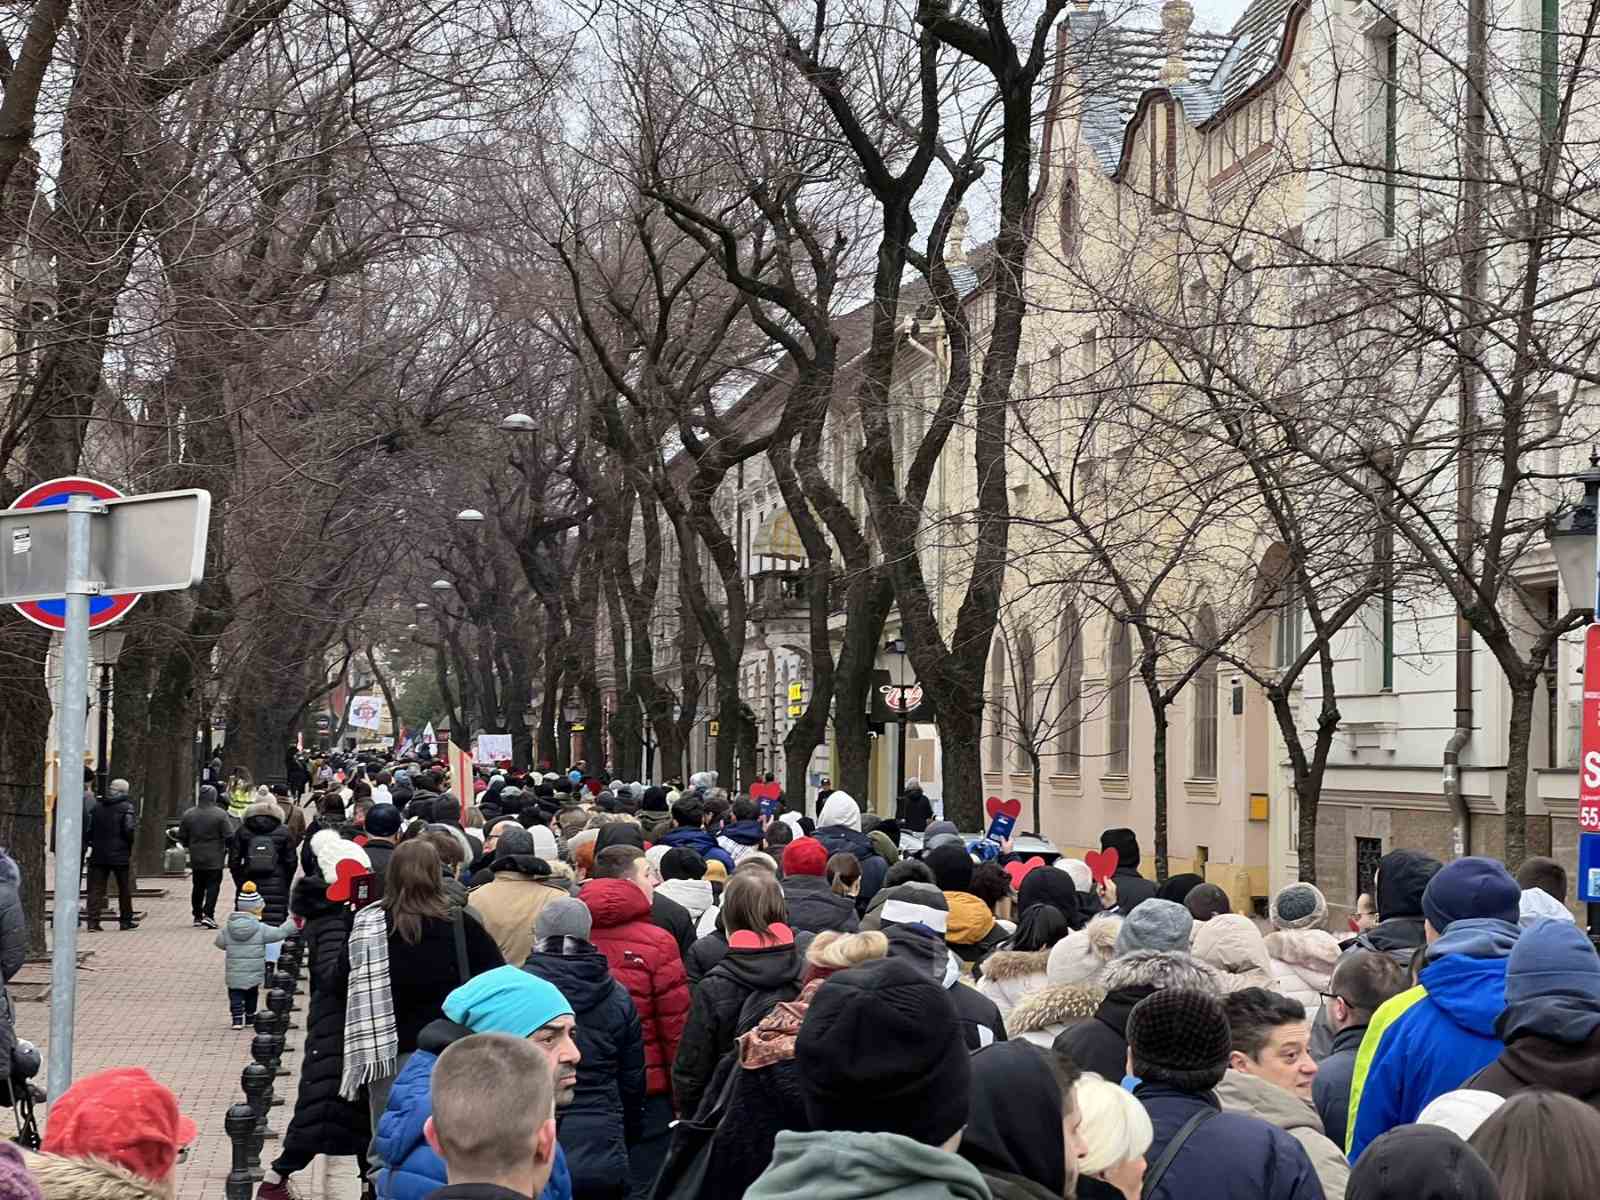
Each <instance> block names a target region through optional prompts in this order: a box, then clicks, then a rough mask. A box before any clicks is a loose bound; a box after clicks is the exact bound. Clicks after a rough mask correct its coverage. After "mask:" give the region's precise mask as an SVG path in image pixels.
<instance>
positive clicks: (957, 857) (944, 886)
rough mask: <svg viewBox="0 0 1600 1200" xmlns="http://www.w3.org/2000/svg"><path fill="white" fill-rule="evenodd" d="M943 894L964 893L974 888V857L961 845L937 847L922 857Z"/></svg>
mask: <svg viewBox="0 0 1600 1200" xmlns="http://www.w3.org/2000/svg"><path fill="white" fill-rule="evenodd" d="M922 861H923V862H925V863H927V864H928V870H930V871H932V872H933V881H934V882H935V883H937V884H938V885H939V890H940V891H941V892H964V891H967V890H968V889H969V888H971V887H972V856H971V855H969V854H968V853H967V848H966V847H965V846H961V845H950V846H937V847H935V848H934V849H932V850H930V851H928V853H926V854H925V855H923V856H922Z"/></svg>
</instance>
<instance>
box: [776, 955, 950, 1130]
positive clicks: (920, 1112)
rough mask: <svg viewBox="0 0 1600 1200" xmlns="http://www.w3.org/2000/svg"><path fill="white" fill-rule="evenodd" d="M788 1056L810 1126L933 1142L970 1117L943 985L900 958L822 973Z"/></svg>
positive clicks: (820, 1128)
mask: <svg viewBox="0 0 1600 1200" xmlns="http://www.w3.org/2000/svg"><path fill="white" fill-rule="evenodd" d="M794 1055H795V1063H796V1065H797V1066H798V1067H799V1072H800V1093H801V1096H802V1097H803V1099H804V1102H805V1110H806V1118H807V1122H808V1124H809V1125H810V1127H811V1128H812V1129H815V1130H841V1131H849V1132H858V1133H897V1134H900V1135H902V1136H904V1137H909V1138H911V1139H913V1140H915V1141H918V1142H921V1143H923V1144H924V1145H928V1146H938V1145H940V1144H942V1143H943V1142H945V1141H946V1140H948V1139H949V1138H950V1136H951V1135H952V1134H954V1133H955V1132H956V1131H957V1130H959V1129H960V1128H961V1127H962V1126H963V1125H965V1124H966V1123H967V1111H968V1102H969V1098H970V1096H971V1089H972V1066H971V1063H970V1061H969V1060H968V1057H967V1045H966V1039H965V1037H964V1036H963V1035H962V1032H961V1023H960V1021H959V1020H958V1019H957V1017H956V1010H955V1006H954V1005H953V1004H952V1003H951V1000H950V997H949V996H948V995H947V994H946V992H945V989H944V988H942V987H940V986H939V984H937V983H936V982H934V981H933V980H932V979H930V978H928V976H927V975H925V974H924V973H923V972H921V971H919V970H917V969H916V968H915V967H914V966H912V965H911V964H910V963H908V962H906V961H904V960H902V959H894V958H886V959H878V960H877V961H874V962H869V963H864V964H862V965H861V966H859V967H851V968H849V969H848V970H844V971H839V972H837V973H835V974H834V975H831V976H829V978H828V980H827V981H826V982H825V983H824V984H823V985H822V986H821V987H820V988H819V989H818V990H817V994H816V996H815V998H813V999H812V1001H811V1007H810V1008H808V1009H807V1010H806V1015H805V1020H804V1021H803V1022H802V1023H801V1025H800V1034H799V1037H798V1038H796V1040H795V1047H794Z"/></svg>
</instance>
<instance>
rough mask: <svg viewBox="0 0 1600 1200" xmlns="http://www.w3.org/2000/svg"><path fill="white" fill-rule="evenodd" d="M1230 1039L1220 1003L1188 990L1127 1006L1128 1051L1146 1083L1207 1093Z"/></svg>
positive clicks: (1223, 1067)
mask: <svg viewBox="0 0 1600 1200" xmlns="http://www.w3.org/2000/svg"><path fill="white" fill-rule="evenodd" d="M1232 1048H1233V1034H1232V1031H1231V1030H1230V1029H1229V1028H1228V1014H1227V1011H1226V1010H1225V1009H1224V1008H1223V1007H1222V1001H1221V1000H1219V999H1217V998H1216V997H1215V996H1213V995H1210V994H1209V993H1207V992H1200V991H1195V990H1194V989H1192V988H1162V989H1161V990H1160V991H1159V992H1155V993H1154V994H1152V995H1149V996H1146V997H1145V998H1144V999H1143V1000H1141V1001H1139V1003H1137V1004H1135V1005H1134V1006H1133V1012H1132V1013H1130V1014H1129V1015H1128V1049H1129V1050H1130V1051H1132V1053H1133V1073H1134V1074H1135V1075H1137V1076H1138V1077H1139V1078H1140V1079H1142V1080H1144V1081H1145V1082H1146V1083H1164V1084H1166V1085H1167V1086H1169V1087H1175V1088H1177V1089H1178V1090H1180V1091H1184V1092H1209V1091H1210V1090H1211V1089H1212V1088H1214V1087H1216V1086H1217V1084H1219V1083H1221V1082H1222V1076H1223V1075H1224V1074H1225V1073H1226V1072H1227V1070H1228V1054H1229V1051H1230V1050H1231V1049H1232Z"/></svg>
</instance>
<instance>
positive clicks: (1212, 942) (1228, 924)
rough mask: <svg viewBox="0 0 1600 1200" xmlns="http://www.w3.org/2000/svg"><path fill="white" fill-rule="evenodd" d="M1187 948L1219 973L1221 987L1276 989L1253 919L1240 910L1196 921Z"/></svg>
mask: <svg viewBox="0 0 1600 1200" xmlns="http://www.w3.org/2000/svg"><path fill="white" fill-rule="evenodd" d="M1190 950H1191V951H1192V952H1193V954H1194V956H1195V957H1196V958H1198V959H1199V960H1200V961H1201V962H1204V963H1209V964H1210V965H1211V966H1213V967H1215V968H1216V969H1217V973H1218V974H1220V975H1221V976H1222V990H1223V991H1224V992H1237V991H1239V990H1240V989H1242V988H1268V989H1270V990H1271V991H1274V992H1275V991H1277V990H1278V981H1277V980H1276V979H1274V978H1273V975H1272V960H1271V959H1270V958H1269V957H1268V956H1267V945H1266V941H1265V940H1264V939H1263V938H1262V936H1261V931H1260V930H1259V929H1257V928H1256V923H1255V922H1254V921H1252V920H1251V919H1250V918H1249V917H1247V916H1245V915H1244V914H1243V913H1225V914H1223V915H1222V916H1220V917H1213V918H1211V920H1209V921H1204V922H1200V923H1199V924H1197V925H1196V927H1195V930H1194V936H1193V938H1192V940H1191V941H1190Z"/></svg>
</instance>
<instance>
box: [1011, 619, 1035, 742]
mask: <svg viewBox="0 0 1600 1200" xmlns="http://www.w3.org/2000/svg"><path fill="white" fill-rule="evenodd" d="M1035 667H1036V664H1035V662H1034V651H1033V631H1032V630H1031V629H1024V630H1023V631H1022V632H1021V633H1019V634H1018V635H1017V707H1016V710H1015V711H1016V717H1017V739H1016V741H1017V758H1016V763H1017V770H1019V771H1026V770H1028V768H1029V767H1030V765H1031V763H1030V762H1029V759H1028V752H1027V750H1026V749H1025V748H1024V747H1025V746H1027V747H1032V748H1033V749H1035V750H1037V749H1039V731H1038V730H1037V729H1035V728H1034V725H1033V721H1034V716H1033V682H1034V680H1035V679H1036V678H1037V677H1038V672H1037V670H1036V669H1035Z"/></svg>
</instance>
